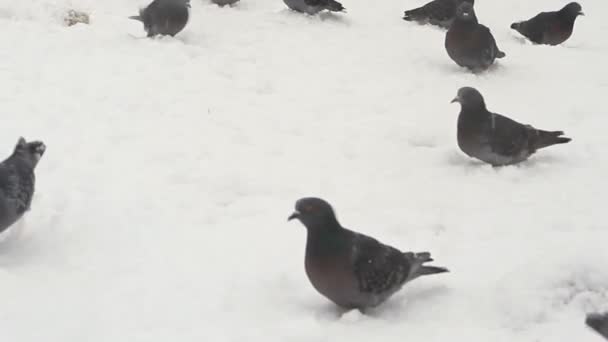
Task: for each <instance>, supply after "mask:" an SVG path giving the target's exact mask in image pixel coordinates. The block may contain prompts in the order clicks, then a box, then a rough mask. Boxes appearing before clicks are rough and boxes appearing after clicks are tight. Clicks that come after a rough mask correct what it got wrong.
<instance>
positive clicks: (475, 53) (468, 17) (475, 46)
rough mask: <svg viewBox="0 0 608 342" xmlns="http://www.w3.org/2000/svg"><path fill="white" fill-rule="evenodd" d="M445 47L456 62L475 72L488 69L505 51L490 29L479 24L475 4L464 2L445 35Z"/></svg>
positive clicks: (503, 55)
mask: <svg viewBox="0 0 608 342" xmlns="http://www.w3.org/2000/svg"><path fill="white" fill-rule="evenodd" d="M445 49H446V51H447V52H448V55H449V56H450V58H452V60H453V61H454V62H456V64H458V65H460V66H461V67H466V68H468V69H470V70H471V71H473V72H479V71H483V70H486V69H488V68H489V67H490V65H492V64H493V63H494V60H495V59H496V58H503V57H505V53H504V52H502V51H500V49H499V48H498V46H496V40H494V36H492V33H491V32H490V29H488V28H487V27H485V26H483V25H481V24H479V23H478V22H477V17H476V16H475V10H474V9H473V5H472V4H471V3H468V2H463V3H462V4H461V5H460V6H459V7H458V9H457V10H456V18H455V19H454V22H453V23H452V26H450V29H449V30H448V32H447V33H446V35H445Z"/></svg>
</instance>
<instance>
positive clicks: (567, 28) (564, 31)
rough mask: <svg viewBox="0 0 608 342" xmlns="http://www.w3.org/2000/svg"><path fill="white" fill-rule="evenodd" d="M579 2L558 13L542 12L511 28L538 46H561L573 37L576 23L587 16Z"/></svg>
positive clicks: (565, 7)
mask: <svg viewBox="0 0 608 342" xmlns="http://www.w3.org/2000/svg"><path fill="white" fill-rule="evenodd" d="M582 10H583V8H582V7H581V5H580V4H578V3H577V2H571V3H569V4H567V5H566V6H564V8H562V9H561V10H559V11H556V12H542V13H540V14H538V15H536V16H535V17H534V18H532V19H530V20H526V21H520V22H517V23H513V24H511V28H512V29H514V30H516V31H517V32H519V33H521V34H522V35H524V36H525V37H527V38H528V39H530V40H531V41H532V42H534V43H536V44H547V45H559V44H561V43H563V42H565V41H566V40H567V39H568V38H570V36H571V35H572V30H573V29H574V21H575V20H576V18H578V16H579V15H585V14H584V13H583V12H582Z"/></svg>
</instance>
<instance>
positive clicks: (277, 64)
mask: <svg viewBox="0 0 608 342" xmlns="http://www.w3.org/2000/svg"><path fill="white" fill-rule="evenodd" d="M192 1H193V4H192V17H191V22H190V23H189V25H188V26H187V27H186V29H185V30H184V31H183V32H182V33H181V34H179V35H178V36H177V37H175V38H161V39H143V38H142V37H144V36H145V33H144V32H143V28H142V25H141V24H140V23H138V22H135V21H131V20H128V19H126V17H127V16H129V15H133V14H135V13H137V8H138V7H140V6H143V5H145V2H142V1H139V0H137V1H134V0H104V1H98V0H73V1H68V0H55V1H52V0H22V1H18V0H1V1H0V30H1V32H2V34H1V35H0V46H2V49H0V79H2V83H0V84H1V85H0V86H1V87H2V88H1V89H0V104H1V112H2V115H3V116H2V117H3V120H2V125H1V128H0V130H1V131H0V133H1V134H0V147H1V149H0V154H1V155H4V156H6V155H8V154H9V153H10V152H11V151H12V148H13V146H14V144H15V142H16V141H17V138H18V136H19V135H23V136H25V137H26V138H28V139H42V140H44V141H45V143H46V144H47V145H48V150H47V153H46V154H45V156H44V157H43V159H42V161H41V162H40V164H39V167H38V169H37V177H38V184H37V193H36V196H35V199H34V203H33V210H32V211H31V212H29V213H28V214H27V216H26V218H25V221H23V222H21V223H19V224H18V225H16V226H15V227H13V228H12V230H11V231H10V232H9V233H8V234H5V236H4V241H3V242H2V243H1V244H0V293H2V301H1V302H2V304H1V309H0V340H1V341H3V342H4V341H7V342H29V341H36V342H38V341H47V342H55V341H57V342H82V341H87V342H98V341H99V342H101V341H103V342H106V341H107V342H122V341H124V342H139V341H142V342H143V341H265V342H270V341H302V342H304V341H352V342H356V341H371V340H372V339H373V340H378V341H383V342H391V341H399V342H403V341H480V342H482V341H483V342H485V341H493V342H500V341H552V342H555V341H568V342H570V341H577V342H586V341H590V342H591V341H600V340H601V339H600V337H598V336H596V335H595V334H594V333H593V332H591V331H590V330H588V329H587V328H585V326H584V324H583V321H584V314H585V313H586V312H592V311H602V310H607V309H608V268H607V267H606V262H607V261H608V248H606V247H607V246H606V243H607V241H608V225H607V224H606V223H605V220H604V218H605V215H604V214H605V213H604V212H603V210H605V208H606V203H608V194H607V191H606V190H608V187H607V181H606V175H608V153H606V146H608V135H607V134H606V133H605V132H606V129H607V127H608V126H607V124H608V119H606V114H607V113H606V109H605V108H606V95H607V94H608V93H607V89H608V70H607V69H608V68H607V67H606V60H607V57H608V39H606V35H607V34H608V21H606V20H605V16H606V11H607V10H608V2H606V1H604V0H587V1H583V2H582V5H583V9H584V11H585V13H586V14H587V16H585V17H581V18H579V20H578V21H577V23H576V27H575V33H574V35H573V37H572V38H571V39H570V40H569V41H568V42H566V43H565V44H564V45H563V46H558V47H546V46H533V45H531V44H529V43H526V42H525V41H523V39H522V38H521V37H520V36H518V35H517V34H516V32H514V31H512V30H510V29H509V25H510V23H511V22H513V21H515V20H521V19H527V18H529V17H531V16H533V15H534V14H536V13H537V12H539V11H542V10H548V9H557V8H560V7H561V6H562V5H563V4H564V3H565V1H557V0H535V1H527V0H513V1H495V0H479V1H478V4H477V5H476V8H477V14H478V16H479V18H480V21H481V22H482V23H484V24H486V25H488V26H489V27H490V28H491V29H492V31H493V32H494V34H495V36H496V38H497V41H498V43H499V46H500V48H501V49H502V50H504V51H505V52H506V53H507V57H506V58H505V59H503V60H500V61H499V63H498V65H497V67H496V68H494V70H492V71H491V72H488V73H485V74H482V75H479V76H475V75H472V74H470V73H467V72H466V71H464V70H462V69H460V68H458V67H457V66H456V65H455V64H453V62H452V61H451V60H450V59H449V58H448V57H447V54H446V53H445V51H444V48H443V39H444V32H443V31H441V30H439V29H435V28H431V27H426V26H419V25H416V24H412V23H407V22H404V21H403V20H401V15H402V13H403V11H404V10H405V9H408V8H412V7H416V6H418V5H421V4H422V3H423V1H414V0H407V1H403V0H382V1H375V2H374V1H372V2H370V1H369V0H344V5H345V7H346V8H347V10H348V13H347V14H338V15H322V16H319V17H307V16H303V15H300V14H297V13H292V12H290V11H288V10H286V9H285V6H284V5H283V3H282V1H280V0H242V2H241V3H240V4H239V5H238V6H236V7H234V8H229V7H227V8H218V7H216V6H214V5H211V4H209V3H207V2H203V1H202V0H192ZM68 8H75V9H78V10H84V11H88V12H90V13H91V25H88V26H87V25H76V26H74V27H65V26H63V24H62V19H61V16H62V13H63V12H64V11H65V10H67V9H68ZM461 86H474V87H477V88H478V89H479V90H480V91H481V92H482V93H483V94H484V95H485V97H486V101H487V103H488V106H489V108H490V109H491V110H494V111H496V112H500V113H502V114H506V115H509V116H511V117H513V118H514V119H517V120H520V121H522V122H526V123H530V124H533V125H536V126H538V127H540V128H545V129H551V130H558V129H563V130H565V131H566V133H567V135H568V136H571V137H573V138H574V140H573V142H572V143H570V144H567V145H561V146H556V147H553V148H549V149H546V150H543V151H541V152H540V153H538V154H537V155H536V156H534V157H533V158H532V159H531V160H529V161H528V162H526V163H524V164H522V165H520V166H517V167H506V168H500V169H494V168H492V167H489V166H486V165H483V164H480V163H477V162H475V161H472V160H470V159H468V158H467V157H465V156H464V155H463V154H462V153H461V152H460V151H459V149H458V147H457V145H456V139H455V125H456V117H457V114H458V112H459V107H458V105H450V104H449V101H450V100H451V99H452V98H453V97H454V96H455V94H456V91H457V89H458V88H459V87H461ZM311 195H315V196H321V197H323V198H326V199H327V200H329V201H330V202H331V203H332V204H333V205H334V207H335V209H336V211H337V213H338V216H339V219H340V220H341V221H342V223H343V224H344V225H345V226H347V227H349V228H353V229H356V230H359V231H362V232H365V233H367V234H370V235H372V236H375V237H377V238H378V239H380V240H382V241H384V242H387V243H390V244H392V245H394V246H397V247H399V248H401V249H403V250H413V251H425V250H428V251H431V252H432V253H433V256H434V258H435V259H436V262H435V264H436V265H440V266H446V267H449V268H450V269H451V270H452V273H449V274H446V275H438V276H435V277H427V278H426V279H419V280H416V281H415V282H413V283H411V284H409V285H408V286H406V287H405V288H404V289H403V290H402V291H401V292H400V293H399V294H398V295H396V296H394V297H393V298H392V299H391V300H390V301H389V302H387V303H386V304H385V305H383V306H381V307H380V308H378V309H376V310H374V311H373V312H372V313H371V314H369V315H366V316H363V315H361V314H360V313H358V312H349V313H346V314H344V315H342V314H341V313H340V312H339V311H338V310H336V309H335V308H334V306H333V305H331V304H330V303H328V301H327V300H326V299H325V298H323V297H321V296H320V295H319V294H317V293H316V292H315V291H314V289H313V288H312V287H311V286H310V284H309V282H308V280H307V279H306V276H305V274H304V269H303V251H304V244H305V231H304V228H303V227H302V226H301V225H300V224H299V223H287V222H286V218H287V216H288V215H289V214H290V213H291V211H292V209H293V204H294V203H295V201H296V200H297V199H298V198H300V197H303V196H311Z"/></svg>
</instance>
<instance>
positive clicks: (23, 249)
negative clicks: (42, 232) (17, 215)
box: [0, 218, 34, 267]
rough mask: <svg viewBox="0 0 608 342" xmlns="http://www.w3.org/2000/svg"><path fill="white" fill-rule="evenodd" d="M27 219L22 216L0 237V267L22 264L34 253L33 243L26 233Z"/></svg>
mask: <svg viewBox="0 0 608 342" xmlns="http://www.w3.org/2000/svg"><path fill="white" fill-rule="evenodd" d="M25 230H26V223H25V220H24V219H23V218H22V219H21V220H19V222H17V223H16V224H15V225H14V226H13V227H11V228H9V230H7V231H4V232H3V233H2V235H1V237H0V267H8V266H11V265H16V264H22V263H23V260H24V259H26V258H28V256H30V255H33V252H32V249H34V247H33V245H32V244H31V243H30V242H31V241H29V239H28V238H27V237H26V236H25V235H24V231H25Z"/></svg>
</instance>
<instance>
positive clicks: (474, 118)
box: [452, 87, 571, 166]
mask: <svg viewBox="0 0 608 342" xmlns="http://www.w3.org/2000/svg"><path fill="white" fill-rule="evenodd" d="M452 102H459V103H460V105H461V110H460V115H459V116H458V146H459V147H460V149H461V150H462V151H463V152H464V153H466V154H467V155H468V156H470V157H473V158H477V159H479V160H481V161H484V162H486V163H488V164H491V165H492V166H504V165H511V164H517V163H519V162H522V161H524V160H526V159H528V157H530V156H531V155H532V154H534V153H535V152H536V151H537V150H539V149H541V148H544V147H548V146H551V145H555V144H564V143H567V142H569V141H570V140H571V139H570V138H566V137H562V135H563V134H564V132H562V131H555V132H549V131H543V130H540V129H536V128H534V127H532V126H530V125H523V124H520V123H519V122H516V121H513V120H511V119H509V118H507V117H505V116H502V115H500V114H496V113H492V112H490V111H488V110H487V109H486V104H485V102H484V100H483V96H481V94H480V93H479V92H478V91H477V90H476V89H474V88H470V87H464V88H460V89H459V90H458V95H457V96H456V98H454V100H452Z"/></svg>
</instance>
